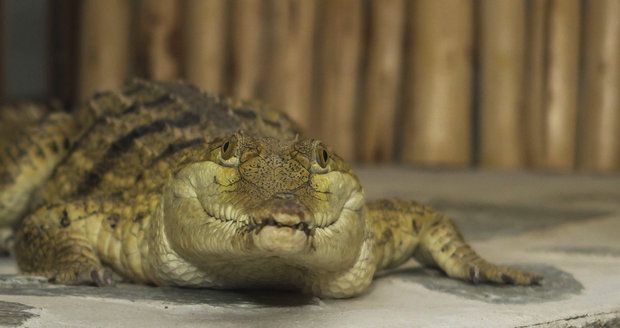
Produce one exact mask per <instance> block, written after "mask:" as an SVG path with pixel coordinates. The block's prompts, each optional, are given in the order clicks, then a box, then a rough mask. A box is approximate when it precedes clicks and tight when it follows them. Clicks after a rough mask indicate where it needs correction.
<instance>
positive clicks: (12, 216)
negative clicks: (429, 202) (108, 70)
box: [0, 80, 542, 298]
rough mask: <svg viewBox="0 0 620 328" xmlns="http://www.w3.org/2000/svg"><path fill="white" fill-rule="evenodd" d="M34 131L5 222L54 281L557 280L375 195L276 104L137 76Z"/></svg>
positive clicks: (10, 172)
mask: <svg viewBox="0 0 620 328" xmlns="http://www.w3.org/2000/svg"><path fill="white" fill-rule="evenodd" d="M6 128H7V127H6V126H3V129H6ZM5 131H6V130H5ZM24 131H25V132H21V133H19V135H20V136H21V137H20V138H18V140H16V141H15V142H11V143H6V144H4V147H5V149H4V150H3V152H2V153H1V154H0V225H2V226H4V227H7V226H16V227H17V228H16V229H15V234H14V237H13V238H14V245H13V251H14V253H15V257H16V259H17V264H18V267H19V269H20V270H21V272H23V273H25V274H32V275H40V276H44V277H47V278H48V279H49V281H51V282H53V283H58V284H90V285H96V286H111V285H114V284H115V283H116V282H117V281H118V277H121V278H122V279H124V281H130V282H133V283H144V284H150V285H155V286H184V287H203V288H214V289H244V288H245V289H278V290H294V291H299V292H302V293H307V294H312V295H316V296H318V297H321V298H348V297H353V296H357V295H360V294H362V293H364V292H365V291H366V290H367V289H368V287H369V285H370V284H371V283H372V280H373V277H374V276H375V273H377V272H381V271H384V270H387V269H390V268H395V267H397V266H399V265H401V264H403V263H405V262H406V261H408V260H409V259H411V258H414V259H415V260H417V261H418V262H420V263H421V264H423V265H428V266H433V267H436V268H439V269H440V270H442V271H443V272H445V274H446V275H447V276H449V277H452V278H456V279H461V280H465V281H469V282H471V283H479V282H490V283H497V284H512V285H531V284H537V283H539V282H540V281H541V279H542V276H540V275H538V274H535V273H530V272H525V271H521V270H519V269H516V268H512V267H508V266H503V265H495V264H492V263H490V262H488V261H486V260H484V259H483V258H481V257H480V256H479V255H478V254H477V253H476V252H475V251H474V250H473V249H472V248H471V247H470V246H469V245H468V244H467V243H466V242H465V241H464V239H463V237H462V235H461V234H460V233H459V231H458V230H457V228H456V226H455V225H454V223H453V222H452V221H451V219H450V218H448V217H447V216H445V215H443V214H441V213H439V212H437V211H435V210H433V209H432V208H430V207H428V206H425V205H422V204H419V203H416V202H414V201H404V200H399V199H384V200H373V201H366V200H365V197H364V189H363V188H362V186H361V184H360V181H359V179H358V178H357V177H356V175H355V174H354V172H353V171H352V169H351V166H350V165H349V164H347V162H345V161H344V160H343V159H342V158H341V157H339V156H338V155H337V154H336V153H335V152H334V151H333V150H332V149H331V148H330V147H329V146H327V145H326V144H324V143H323V142H322V141H320V140H317V139H313V138H308V137H304V135H303V134H302V133H301V131H300V130H299V128H298V127H297V125H296V124H295V123H294V122H292V121H291V120H290V119H289V118H288V117H287V116H286V115H285V114H283V113H281V112H279V111H276V110H273V109H270V108H269V107H268V106H265V105H262V104H260V103H256V102H251V101H238V100H232V99H229V98H225V97H220V96H217V95H213V94H209V93H207V92H204V91H202V90H200V89H199V88H197V87H195V86H192V85H191V84H188V83H185V82H155V81H147V80H135V81H132V82H129V83H128V84H127V85H125V86H124V87H123V88H122V89H121V90H119V91H107V92H100V93H97V94H95V95H94V96H93V97H92V98H91V99H90V100H88V101H87V102H85V104H84V105H82V106H80V108H79V109H76V110H75V111H74V112H72V113H67V112H63V111H52V112H50V113H47V114H45V115H43V116H42V117H41V118H39V119H37V120H35V121H34V122H32V123H31V124H30V125H28V126H27V127H26V128H25V130H24Z"/></svg>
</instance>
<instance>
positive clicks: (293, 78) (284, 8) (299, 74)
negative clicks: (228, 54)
mask: <svg viewBox="0 0 620 328" xmlns="http://www.w3.org/2000/svg"><path fill="white" fill-rule="evenodd" d="M269 11H270V20H269V25H270V27H271V28H270V40H271V41H270V46H269V49H268V50H267V53H268V55H267V58H268V64H267V66H268V68H267V76H268V78H267V79H266V80H265V81H264V84H265V99H266V100H267V101H268V102H269V104H271V105H273V106H274V107H276V108H278V109H281V110H283V111H284V112H286V113H287V114H289V115H290V116H291V117H292V118H293V120H295V121H296V122H297V123H298V124H299V125H300V126H301V127H302V128H303V129H305V130H307V129H308V128H309V127H310V125H311V123H310V121H311V117H310V114H311V112H310V106H311V100H312V98H311V97H312V78H313V74H312V68H313V65H312V64H313V56H312V54H313V51H314V35H315V33H314V32H315V16H316V2H315V1H307V0H271V1H269Z"/></svg>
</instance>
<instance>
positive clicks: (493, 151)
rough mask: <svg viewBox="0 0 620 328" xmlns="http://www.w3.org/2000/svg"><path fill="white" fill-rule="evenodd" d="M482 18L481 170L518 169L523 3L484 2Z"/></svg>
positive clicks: (521, 148)
mask: <svg viewBox="0 0 620 328" xmlns="http://www.w3.org/2000/svg"><path fill="white" fill-rule="evenodd" d="M480 10H481V13H480V18H481V32H480V33H481V40H480V42H481V48H480V65H481V87H480V89H481V91H480V92H481V95H480V106H481V107H480V119H481V140H480V142H481V148H480V162H481V165H483V166H486V167H494V168H520V167H522V166H523V164H524V142H523V130H522V129H521V128H522V126H523V125H522V121H521V119H522V104H523V103H522V99H523V70H524V68H525V67H524V59H525V56H524V53H525V52H524V48H523V47H524V41H525V2H524V1H512V0H497V1H496V0H483V1H482V2H481V7H480Z"/></svg>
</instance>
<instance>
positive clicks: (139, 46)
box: [50, 0, 620, 171]
mask: <svg viewBox="0 0 620 328" xmlns="http://www.w3.org/2000/svg"><path fill="white" fill-rule="evenodd" d="M52 3H53V5H51V6H50V8H51V15H50V24H51V34H50V39H51V42H50V44H51V50H52V51H51V52H52V53H51V56H52V59H51V60H50V63H51V65H52V66H53V67H51V68H50V72H51V74H50V76H51V81H50V93H51V96H53V97H57V98H60V99H62V100H63V101H65V103H71V102H73V101H75V100H76V99H78V100H79V99H84V98H86V97H88V96H89V95H90V94H91V93H92V92H93V91H95V90H98V89H105V88H116V87H118V86H120V85H121V84H122V83H123V81H124V80H126V79H127V78H128V77H130V76H142V77H148V78H153V79H179V78H181V79H186V80H189V81H191V82H194V83H196V84H198V85H199V86H201V87H203V88H205V89H207V90H211V91H214V92H218V93H223V94H226V95H230V96H234V97H242V98H258V99H262V100H264V101H265V102H267V103H269V104H271V105H273V106H274V107H277V108H280V109H282V110H284V111H286V112H288V113H289V114H290V115H291V116H292V117H293V118H295V119H296V120H297V121H298V122H299V123H300V124H301V125H302V126H303V127H304V128H306V129H307V130H308V131H309V133H310V134H311V135H313V136H318V137H321V138H322V139H324V140H325V141H327V142H328V143H329V144H331V145H332V146H333V147H334V148H335V149H336V150H337V151H338V152H339V153H340V154H342V155H343V156H344V157H346V158H349V159H357V160H359V161H364V162H391V161H399V162H404V163H409V164H413V165H418V166H450V167H468V166H482V167H489V168H511V169H512V168H516V169H519V168H531V169H543V170H561V171H570V170H584V171H616V170H619V169H620V99H619V97H620V1H618V0H590V1H581V0H528V1H526V0H441V1H438V0H410V1H406V0H369V1H363V0H317V1H314V0H263V1H259V0H231V1H226V0H182V1H177V0H141V1H126V0H83V1H78V0H67V1H53V2H52ZM76 63H77V65H76Z"/></svg>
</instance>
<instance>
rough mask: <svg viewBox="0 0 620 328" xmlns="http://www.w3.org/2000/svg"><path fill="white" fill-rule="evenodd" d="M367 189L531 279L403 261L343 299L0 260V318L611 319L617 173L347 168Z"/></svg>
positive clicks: (66, 323) (18, 321) (616, 313)
mask: <svg viewBox="0 0 620 328" xmlns="http://www.w3.org/2000/svg"><path fill="white" fill-rule="evenodd" d="M358 172H359V174H360V177H361V179H362V181H363V182H364V183H365V186H366V189H367V194H368V196H369V198H380V197H394V196H397V197H400V198H403V199H416V200H419V201H423V202H427V203H430V204H433V205H434V206H435V207H437V208H439V209H441V210H443V211H445V212H447V213H449V214H450V215H451V216H453V217H454V219H455V221H456V222H457V224H458V225H459V226H460V227H461V229H462V230H463V234H464V235H465V237H466V238H467V239H469V240H470V241H471V242H472V244H473V245H474V247H476V249H478V250H479V252H480V253H481V254H483V255H484V256H485V257H487V258H489V259H491V260H493V261H496V262H501V263H506V264H512V265H516V266H520V267H523V268H527V269H529V270H532V271H536V272H539V273H542V274H543V275H544V276H545V280H544V281H543V283H542V284H541V285H540V286H533V287H504V286H495V285H480V286H472V285H470V284H466V283H462V282H459V281H455V280H451V279H447V278H445V277H444V276H443V275H442V274H441V273H439V272H437V271H435V270H432V269H425V268H421V267H419V266H418V265H417V264H416V263H415V262H413V261H411V262H410V263H408V264H407V265H405V266H403V267H401V268H398V269H396V270H393V271H391V272H385V273H382V274H381V275H380V276H378V277H377V279H376V280H375V282H374V284H373V287H372V288H371V290H370V291H369V292H368V293H367V294H365V295H363V296H362V297H359V298H355V299H351V300H320V299H317V298H314V297H307V296H302V295H297V294H290V293H275V292H242V291H213V290H190V289H178V288H154V287H148V286H136V285H129V284H121V285H118V286H116V287H113V288H95V287H65V286H55V285H49V284H47V283H46V282H45V281H44V280H42V279H38V278H36V277H24V276H19V275H16V269H15V264H14V261H13V260H12V259H3V260H0V326H2V325H5V326H20V325H23V326H27V327H48V326H62V327H82V326H97V327H119V326H128V327H158V326H177V327H193V326H209V327H236V326H244V325H246V326H258V327H263V326H264V327H306V326H308V327H620V241H619V240H620V237H619V236H620V176H615V177H610V176H561V175H546V174H525V173H494V172H444V171H414V170H408V169H402V168H382V169H374V168H362V169H360V170H358Z"/></svg>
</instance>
